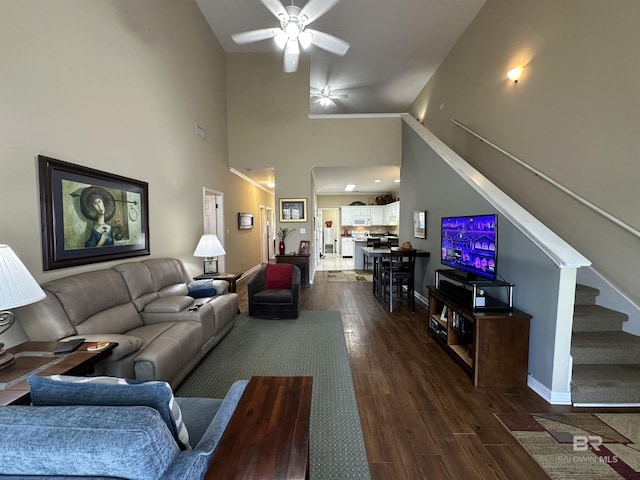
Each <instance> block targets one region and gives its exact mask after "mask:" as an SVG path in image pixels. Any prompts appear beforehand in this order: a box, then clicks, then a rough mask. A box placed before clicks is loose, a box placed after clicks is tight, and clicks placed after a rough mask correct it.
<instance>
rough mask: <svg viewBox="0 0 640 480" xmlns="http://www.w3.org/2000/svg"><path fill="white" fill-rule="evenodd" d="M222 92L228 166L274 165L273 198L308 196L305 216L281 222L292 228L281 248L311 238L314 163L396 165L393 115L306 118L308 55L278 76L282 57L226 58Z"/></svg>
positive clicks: (398, 153) (398, 140) (397, 142)
mask: <svg viewBox="0 0 640 480" xmlns="http://www.w3.org/2000/svg"><path fill="white" fill-rule="evenodd" d="M227 92H228V94H227V101H228V112H229V113H228V115H229V163H230V165H231V166H232V167H235V168H237V169H239V170H242V169H243V168H246V167H251V168H260V167H274V168H275V174H276V197H277V198H276V201H277V200H278V199H279V198H281V197H285V198H307V199H308V201H307V205H308V209H309V210H310V211H309V212H308V216H309V219H310V220H309V221H308V222H304V223H287V224H283V225H284V226H288V227H293V228H296V229H297V230H296V232H294V233H293V234H292V235H291V237H290V240H289V239H287V245H289V243H290V242H291V244H292V245H297V244H298V243H299V240H300V239H313V221H312V218H313V213H314V212H313V192H312V179H311V169H312V168H313V167H316V166H345V165H355V166H358V165H363V166H369V165H400V161H401V157H400V156H401V121H400V119H399V118H345V119H335V118H332V119H330V120H328V119H310V118H309V116H308V115H309V63H308V59H307V58H302V59H301V63H300V68H299V70H298V72H296V73H283V71H282V57H281V54H277V55H275V54H274V55H270V54H232V55H227ZM279 226H280V225H278V227H279ZM300 228H304V229H306V233H305V234H301V233H300ZM288 249H289V247H288Z"/></svg>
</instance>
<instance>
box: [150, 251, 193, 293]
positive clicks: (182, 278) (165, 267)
mask: <svg viewBox="0 0 640 480" xmlns="http://www.w3.org/2000/svg"><path fill="white" fill-rule="evenodd" d="M141 263H143V264H145V265H146V266H147V268H148V269H149V272H150V273H151V279H152V280H153V287H154V289H155V290H156V292H158V295H159V296H161V297H162V296H166V295H187V293H188V289H187V284H188V283H189V280H190V279H189V275H188V274H187V272H186V271H185V270H184V266H183V265H182V262H181V261H179V260H178V259H175V258H151V259H149V260H144V261H143V262H141Z"/></svg>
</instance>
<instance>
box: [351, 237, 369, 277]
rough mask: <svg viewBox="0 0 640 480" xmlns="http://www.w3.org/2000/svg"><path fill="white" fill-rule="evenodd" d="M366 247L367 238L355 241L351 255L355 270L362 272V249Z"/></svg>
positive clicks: (359, 238)
mask: <svg viewBox="0 0 640 480" xmlns="http://www.w3.org/2000/svg"><path fill="white" fill-rule="evenodd" d="M366 246H367V237H358V238H356V239H355V249H354V254H353V259H354V266H353V268H355V269H356V270H364V255H363V254H362V248H363V247H366Z"/></svg>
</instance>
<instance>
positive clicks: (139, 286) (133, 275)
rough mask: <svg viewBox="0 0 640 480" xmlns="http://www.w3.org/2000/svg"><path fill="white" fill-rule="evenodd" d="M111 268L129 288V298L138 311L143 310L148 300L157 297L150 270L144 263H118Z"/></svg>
mask: <svg viewBox="0 0 640 480" xmlns="http://www.w3.org/2000/svg"><path fill="white" fill-rule="evenodd" d="M111 268H112V269H113V270H115V271H116V272H118V273H120V275H122V278H123V279H124V281H125V283H126V285H127V288H128V289H129V295H131V300H133V303H134V305H135V306H136V309H137V310H138V311H139V312H141V311H142V310H144V307H145V306H146V305H147V304H148V303H149V302H152V301H154V300H155V299H156V298H158V293H157V292H156V290H155V288H154V286H153V279H152V278H151V271H150V270H149V267H147V266H146V265H145V264H144V263H142V262H127V263H120V264H118V265H114V266H113V267H111Z"/></svg>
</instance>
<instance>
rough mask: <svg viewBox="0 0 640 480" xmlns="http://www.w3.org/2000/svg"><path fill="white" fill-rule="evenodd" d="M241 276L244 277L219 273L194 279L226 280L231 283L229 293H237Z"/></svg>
mask: <svg viewBox="0 0 640 480" xmlns="http://www.w3.org/2000/svg"><path fill="white" fill-rule="evenodd" d="M241 276H242V274H241V273H224V272H219V273H204V274H201V275H198V276H197V277H193V279H194V280H207V279H209V278H210V279H211V280H226V281H227V282H229V292H231V293H237V287H236V282H237V281H238V280H240V277H241Z"/></svg>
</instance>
